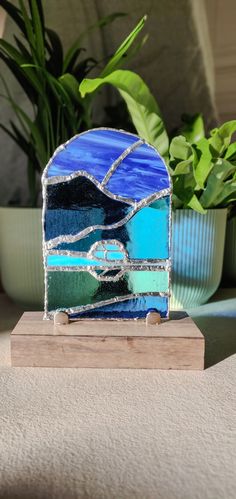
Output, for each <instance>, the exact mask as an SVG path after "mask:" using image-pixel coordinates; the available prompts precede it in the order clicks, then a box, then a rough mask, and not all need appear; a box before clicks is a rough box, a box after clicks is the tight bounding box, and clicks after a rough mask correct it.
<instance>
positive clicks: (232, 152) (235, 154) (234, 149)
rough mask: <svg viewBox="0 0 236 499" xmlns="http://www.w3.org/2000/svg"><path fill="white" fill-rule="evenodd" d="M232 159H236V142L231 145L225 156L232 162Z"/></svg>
mask: <svg viewBox="0 0 236 499" xmlns="http://www.w3.org/2000/svg"><path fill="white" fill-rule="evenodd" d="M232 158H235V159H236V142H233V143H232V144H230V145H229V147H228V149H227V151H226V154H225V159H229V160H232Z"/></svg>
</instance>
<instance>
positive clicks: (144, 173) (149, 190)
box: [106, 144, 170, 201]
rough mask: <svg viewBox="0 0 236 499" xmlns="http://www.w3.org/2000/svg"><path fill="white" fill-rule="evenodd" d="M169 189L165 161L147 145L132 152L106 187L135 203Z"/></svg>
mask: <svg viewBox="0 0 236 499" xmlns="http://www.w3.org/2000/svg"><path fill="white" fill-rule="evenodd" d="M124 179H125V182H124ZM168 187H170V181H169V176H168V172H167V169H166V166H165V164H164V162H163V159H162V158H161V156H158V154H157V153H156V152H155V150H154V149H153V148H152V147H150V146H149V145H147V144H143V145H141V146H140V147H137V149H135V150H134V151H133V152H131V153H130V154H129V155H128V156H127V157H126V158H125V159H124V160H123V161H122V162H121V163H120V165H119V166H118V168H116V170H115V171H114V173H113V175H112V176H111V178H110V180H109V182H108V183H107V185H106V188H107V189H108V190H109V191H110V192H112V193H113V194H117V195H122V196H123V197H126V198H132V199H134V200H135V201H140V200H141V199H143V198H146V197H148V196H150V195H151V194H153V193H154V192H159V191H161V190H162V189H167V188H168Z"/></svg>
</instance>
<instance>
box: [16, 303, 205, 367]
mask: <svg viewBox="0 0 236 499" xmlns="http://www.w3.org/2000/svg"><path fill="white" fill-rule="evenodd" d="M204 349H205V341H204V337H203V335H202V333H201V332H200V331H199V329H198V328H197V326H196V325H195V323H194V322H193V320H192V319H191V318H190V317H189V316H187V317H184V318H180V319H177V320H170V321H166V322H163V323H162V324H161V325H146V323H145V321H140V320H139V321H107V320H105V321H103V320H98V321H94V320H93V321H91V320H81V321H72V322H70V323H69V324H67V325H54V323H53V321H51V320H50V321H49V320H43V314H42V312H25V313H24V314H23V315H22V317H21V319H20V320H19V322H18V324H17V325H16V327H15V329H14V330H13V331H12V333H11V361H12V366H15V367H93V368H142V369H188V370H189V369H204Z"/></svg>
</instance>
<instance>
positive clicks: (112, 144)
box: [48, 129, 138, 182]
mask: <svg viewBox="0 0 236 499" xmlns="http://www.w3.org/2000/svg"><path fill="white" fill-rule="evenodd" d="M137 140H138V137H137V136H136V135H131V134H130V135H129V134H124V133H122V132H119V131H117V130H100V129H97V130H96V129H95V130H91V131H89V132H87V133H84V134H82V135H78V136H77V137H75V138H74V139H73V140H72V141H71V142H70V143H69V144H67V145H66V146H65V148H64V149H62V150H61V151H59V152H58V153H57V154H56V156H55V157H54V158H53V160H52V162H51V165H50V168H49V169H48V177H55V176H61V175H71V173H73V172H76V171H78V170H84V171H86V172H87V173H90V174H91V175H93V176H94V177H95V178H96V179H97V180H98V181H99V182H101V181H102V180H103V178H104V176H105V175H106V173H107V171H108V170H109V168H110V166H111V165H112V163H113V162H114V161H115V160H116V159H117V158H118V157H119V156H120V155H121V154H122V152H123V151H124V150H125V149H127V147H129V146H131V145H132V144H134V142H137Z"/></svg>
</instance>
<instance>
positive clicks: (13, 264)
mask: <svg viewBox="0 0 236 499" xmlns="http://www.w3.org/2000/svg"><path fill="white" fill-rule="evenodd" d="M41 217H42V210H41V209H40V208H0V269H1V281H2V286H3V289H4V290H5V292H6V293H7V294H8V296H9V297H10V298H12V300H14V301H16V302H17V303H19V304H22V305H23V306H25V307H26V308H27V309H28V310H29V309H36V310H37V309H42V308H43V295H44V282H43V280H44V278H43V259H42V228H41V227H42V225H41Z"/></svg>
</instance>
